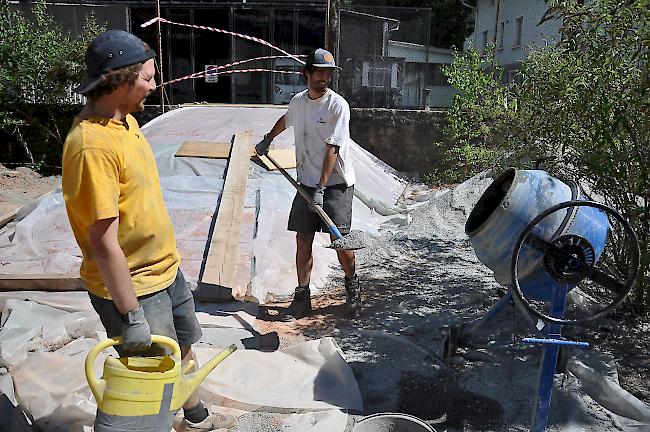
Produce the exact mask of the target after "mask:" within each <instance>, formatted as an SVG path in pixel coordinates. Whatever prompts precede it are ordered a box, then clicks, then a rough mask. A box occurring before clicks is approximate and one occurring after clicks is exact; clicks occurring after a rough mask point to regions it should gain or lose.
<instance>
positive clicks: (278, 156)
mask: <svg viewBox="0 0 650 432" xmlns="http://www.w3.org/2000/svg"><path fill="white" fill-rule="evenodd" d="M231 147H232V145H231V144H230V143H222V142H212V141H183V144H181V146H180V148H179V149H178V151H177V152H176V154H175V155H174V156H176V157H198V158H208V159H228V157H229V156H230V150H231ZM269 153H270V154H271V157H272V158H273V160H275V161H276V162H277V163H278V164H280V166H281V167H282V168H284V169H291V168H295V167H296V149H294V148H290V149H271V150H269ZM249 156H250V157H257V155H256V154H255V149H254V147H253V146H251V151H250V155H249ZM260 161H261V162H262V165H264V167H266V169H267V170H270V171H273V170H276V169H277V168H276V167H275V166H274V165H273V164H272V163H271V162H269V160H268V159H267V158H266V157H264V156H261V157H260Z"/></svg>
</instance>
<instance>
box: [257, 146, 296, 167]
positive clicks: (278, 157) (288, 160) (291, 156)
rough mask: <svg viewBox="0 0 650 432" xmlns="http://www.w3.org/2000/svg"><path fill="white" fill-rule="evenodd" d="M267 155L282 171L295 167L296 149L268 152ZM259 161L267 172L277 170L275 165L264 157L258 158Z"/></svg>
mask: <svg viewBox="0 0 650 432" xmlns="http://www.w3.org/2000/svg"><path fill="white" fill-rule="evenodd" d="M269 155H270V156H271V157H272V158H273V160H274V161H276V162H277V163H278V165H280V167H282V168H284V169H290V168H295V167H296V149H294V148H290V149H274V150H269ZM260 160H261V161H262V163H263V164H264V166H265V167H266V169H268V170H269V171H274V170H277V168H276V167H275V165H273V164H272V163H271V162H270V161H269V160H268V159H267V158H266V157H265V156H260Z"/></svg>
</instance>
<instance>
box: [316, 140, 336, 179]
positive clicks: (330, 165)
mask: <svg viewBox="0 0 650 432" xmlns="http://www.w3.org/2000/svg"><path fill="white" fill-rule="evenodd" d="M326 146H327V151H326V153H325V158H324V159H323V168H322V169H321V173H320V181H319V182H318V183H319V184H320V185H321V186H327V182H329V180H330V177H331V175H332V172H334V165H335V164H336V158H338V156H339V148H338V146H335V145H331V144H326Z"/></svg>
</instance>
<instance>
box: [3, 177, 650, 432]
mask: <svg viewBox="0 0 650 432" xmlns="http://www.w3.org/2000/svg"><path fill="white" fill-rule="evenodd" d="M59 184H60V177H46V178H43V177H40V176H39V175H37V174H35V173H34V172H32V171H31V170H29V169H26V168H19V169H16V170H13V169H6V168H4V167H2V166H0V215H2V214H6V213H8V212H9V211H12V210H14V209H15V208H16V207H19V206H20V205H23V204H25V203H26V202H28V201H29V200H31V199H34V198H36V197H38V196H40V195H42V194H43V193H45V192H48V191H49V190H51V189H53V188H55V187H57V186H58V185H59ZM420 189H424V188H423V186H420ZM434 192H435V191H433V190H429V191H428V193H434ZM465 193H472V192H471V191H470V192H467V191H466V192H465ZM478 193H480V192H478ZM443 201H444V200H443ZM443 204H444V203H443ZM446 204H447V207H448V208H452V209H454V212H453V213H444V212H443V210H442V209H441V206H440V205H438V206H436V205H428V206H425V207H424V208H419V209H418V210H416V211H415V212H413V222H412V223H411V225H410V226H409V227H408V228H404V229H395V230H393V231H391V232H386V233H384V235H383V236H382V237H381V238H379V239H375V240H374V241H373V243H372V244H371V245H370V247H368V248H366V249H363V250H361V251H359V253H358V254H357V257H358V267H359V273H360V275H361V277H362V284H363V285H362V286H363V301H364V309H363V312H362V313H361V315H360V317H358V318H356V319H349V318H347V317H346V316H345V314H344V300H345V293H344V290H343V278H342V274H340V275H338V273H337V276H335V277H333V278H332V279H331V281H330V282H329V286H328V287H326V289H324V290H323V292H322V293H321V294H319V295H316V296H315V297H314V298H313V306H314V311H313V312H312V314H310V315H309V316H308V317H306V318H303V319H300V320H296V321H292V322H285V321H282V320H280V318H281V315H280V314H279V313H278V310H280V311H281V308H282V307H284V306H286V305H287V304H286V303H284V304H282V303H281V304H277V305H272V306H268V307H262V308H261V311H262V312H261V314H260V316H258V320H257V325H258V327H259V331H260V333H261V334H266V333H271V332H277V333H278V335H279V340H280V348H282V347H285V346H290V345H293V344H295V343H298V342H301V341H304V340H311V339H317V338H322V337H326V336H331V337H333V338H334V339H335V340H336V341H337V343H338V344H339V346H340V347H341V349H342V351H343V354H344V357H345V358H346V360H347V361H348V363H349V364H350V366H351V367H352V370H353V372H354V374H355V376H356V378H357V381H358V383H359V388H360V390H361V394H362V397H363V402H364V411H363V412H360V413H352V414H353V415H354V416H355V417H357V418H360V417H363V416H365V415H368V414H372V413H377V412H388V411H392V412H401V413H406V414H411V415H414V416H416V417H419V418H422V419H424V420H426V421H427V423H429V424H430V425H432V426H433V427H435V428H436V430H438V431H439V432H440V431H448V432H452V431H469V432H471V431H501V430H507V431H519V430H521V431H523V430H528V419H529V415H530V414H529V413H530V411H531V406H532V397H533V396H532V394H533V390H531V389H530V382H529V381H530V380H529V378H530V376H531V375H532V374H534V370H536V364H535V363H534V361H533V360H530V355H529V354H528V353H526V352H523V351H519V350H518V348H517V346H518V345H517V343H516V342H517V341H519V340H520V339H521V338H522V337H526V336H528V335H529V334H527V332H526V330H525V327H524V325H522V324H521V323H519V322H518V321H517V319H516V318H515V317H508V318H507V319H504V321H503V327H502V328H500V329H499V330H498V331H497V333H499V335H500V336H499V337H496V336H494V334H492V335H490V336H488V337H486V338H483V339H480V338H479V339H478V340H477V341H475V342H473V343H472V344H471V345H469V346H467V347H464V348H461V349H459V352H458V354H459V355H457V356H455V357H452V358H451V359H448V360H447V361H443V360H442V359H441V356H440V354H441V343H442V341H443V340H444V338H443V334H442V333H441V331H440V329H441V328H443V327H444V326H445V325H455V324H460V323H461V322H464V321H466V320H469V319H471V318H473V317H477V316H480V315H481V314H482V313H484V312H486V311H487V310H488V309H489V308H490V306H491V305H493V304H494V303H495V302H496V301H497V300H498V298H499V297H500V296H501V295H503V292H504V291H503V288H502V287H500V286H499V285H498V284H497V283H496V282H495V281H494V279H493V277H492V274H491V272H490V271H489V270H488V269H487V268H486V267H485V266H483V265H482V264H481V263H480V262H478V260H477V259H476V256H475V254H474V252H473V250H472V248H471V245H470V244H469V241H468V240H467V238H466V236H465V235H464V233H463V232H462V230H460V231H459V228H458V227H459V226H460V224H461V223H462V219H463V217H465V215H466V214H467V211H469V210H471V209H468V208H464V207H462V205H458V204H457V203H453V202H452V203H446ZM642 318H643V319H642ZM649 322H650V317H649V316H648V315H646V316H645V317H641V316H639V315H638V314H634V312H633V310H632V308H631V307H630V306H629V305H626V304H624V305H623V306H622V307H620V308H619V309H618V310H617V311H616V313H615V314H613V315H612V316H611V317H609V318H608V319H606V320H604V321H602V322H600V323H598V324H597V325H593V326H590V327H581V328H575V329H571V330H570V331H567V332H566V335H567V337H568V338H570V339H571V338H573V339H575V340H586V341H589V342H590V343H591V344H592V346H593V352H594V353H595V354H598V355H599V356H601V357H602V358H612V359H613V361H614V362H615V365H616V368H617V370H618V379H619V382H620V384H621V386H622V387H623V388H625V389H626V390H627V391H629V392H630V393H632V394H633V395H635V396H636V397H637V398H639V399H640V400H642V401H644V402H645V403H650V380H648V377H649V376H650V323H649ZM513 335H514V336H513ZM509 340H511V341H514V342H515V343H508V341H509ZM486 377H487V378H486ZM565 381H566V382H565ZM558 385H559V386H561V387H563V388H565V387H566V388H569V387H570V386H571V385H572V384H571V379H570V377H569V378H567V375H565V376H564V377H562V378H561V381H558ZM569 399H570V396H567V395H565V393H564V392H563V391H558V390H555V391H554V396H553V404H552V407H551V416H550V426H549V429H548V430H550V431H563V430H567V429H563V428H562V427H561V426H562V425H564V424H566V422H567V421H570V419H571V418H572V417H571V416H572V413H571V412H565V409H564V406H565V405H567V406H568V405H569V403H568V402H567V401H568V400H569ZM567 419H569V420H567ZM610 421H611V419H607V418H600V417H598V416H596V418H592V419H590V422H592V423H590V424H592V425H598V424H600V425H601V427H595V426H594V427H593V428H591V427H588V428H587V429H584V430H609V429H607V427H605V426H602V425H608V424H609V422H610Z"/></svg>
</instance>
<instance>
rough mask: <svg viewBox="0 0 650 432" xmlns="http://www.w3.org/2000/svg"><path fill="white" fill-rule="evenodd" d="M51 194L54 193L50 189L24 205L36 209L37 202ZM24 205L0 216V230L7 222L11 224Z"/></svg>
mask: <svg viewBox="0 0 650 432" xmlns="http://www.w3.org/2000/svg"><path fill="white" fill-rule="evenodd" d="M53 193H54V189H52V190H51V191H48V192H45V193H44V194H43V195H40V196H38V197H36V198H34V199H33V200H32V202H31V203H28V204H25V205H33V206H34V208H36V206H37V205H38V203H39V201H41V200H42V199H43V198H45V197H46V196H48V195H51V194H53ZM25 205H20V206H17V207H16V208H15V209H13V210H12V211H10V212H7V213H5V214H3V215H0V228H2V227H4V226H5V225H7V224H8V223H9V222H11V221H12V220H14V218H15V217H16V215H17V214H18V212H19V211H20V210H22V209H23V207H25Z"/></svg>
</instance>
